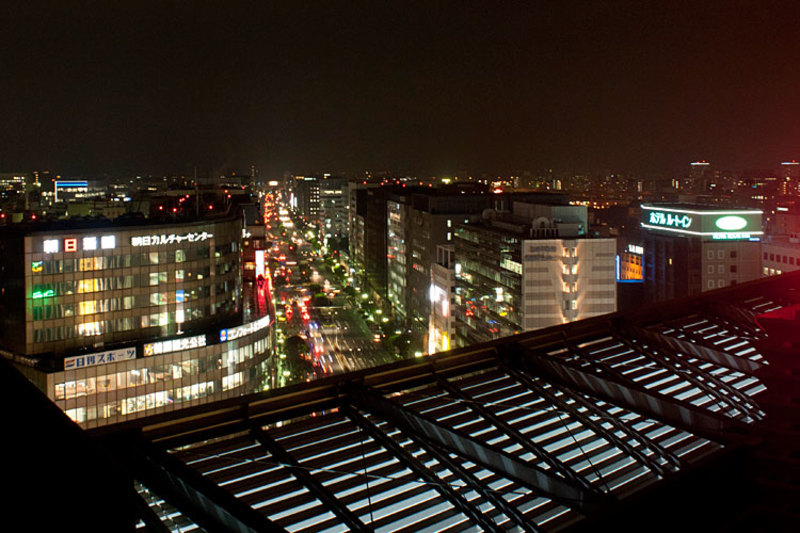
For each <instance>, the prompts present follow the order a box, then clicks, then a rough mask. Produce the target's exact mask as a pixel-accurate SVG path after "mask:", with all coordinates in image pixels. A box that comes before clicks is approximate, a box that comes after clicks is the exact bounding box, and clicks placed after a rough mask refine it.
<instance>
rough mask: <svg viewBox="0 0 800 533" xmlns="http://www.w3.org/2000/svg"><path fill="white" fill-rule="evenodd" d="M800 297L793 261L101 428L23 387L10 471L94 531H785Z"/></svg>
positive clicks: (41, 501)
mask: <svg viewBox="0 0 800 533" xmlns="http://www.w3.org/2000/svg"><path fill="white" fill-rule="evenodd" d="M798 303H800V274H790V275H784V276H781V277H777V278H773V279H769V280H764V281H759V282H755V283H752V284H746V285H740V286H737V287H733V288H730V289H723V290H720V291H715V292H711V293H706V294H704V295H703V296H702V297H700V298H696V299H692V300H684V301H676V302H670V303H669V304H666V305H662V306H660V307H658V308H651V309H647V310H645V311H643V312H640V313H637V314H630V315H619V314H617V315H609V316H606V317H599V318H596V319H591V320H586V321H582V322H577V323H573V324H567V325H564V326H560V327H555V328H550V329H547V330H542V331H537V332H532V333H529V334H523V335H517V336H514V337H509V338H505V339H501V340H499V341H495V342H492V343H487V344H482V345H478V346H474V347H470V348H467V349H462V350H457V351H453V352H448V353H445V354H440V355H437V356H435V357H431V358H425V359H419V360H415V361H404V362H400V363H396V364H392V365H387V366H383V367H378V368H374V369H369V370H362V371H359V372H355V373H350V374H343V375H338V376H333V377H330V378H327V379H323V380H319V381H315V382H311V383H305V384H302V385H297V386H293V387H289V388H287V389H282V390H279V391H275V392H272V393H265V394H258V395H252V396H247V397H242V398H236V399H231V400H226V401H222V402H217V403H214V404H209V405H205V406H199V407H196V408H190V409H187V410H182V411H178V412H174V413H170V414H168V415H158V416H154V417H150V418H143V419H139V420H136V421H132V422H128V423H125V424H121V425H118V426H113V427H108V428H99V429H97V430H93V431H92V432H90V433H87V432H83V431H80V430H79V429H78V428H77V427H76V426H74V425H73V424H71V423H69V422H68V421H67V420H65V417H64V416H63V415H62V414H61V413H60V412H59V411H58V410H57V409H55V408H54V407H53V408H50V407H49V406H48V405H47V402H46V400H45V401H44V402H42V401H41V397H40V395H38V396H37V395H36V394H33V393H26V396H25V397H26V398H28V397H29V398H30V405H29V406H30V410H31V412H35V413H36V416H37V417H38V418H37V419H36V420H37V422H36V423H35V424H34V426H35V427H34V431H26V429H29V427H30V424H31V423H30V420H31V419H30V416H24V415H22V414H20V415H18V416H19V417H20V419H17V418H16V415H15V416H14V417H12V420H11V422H10V425H9V426H7V428H9V429H10V430H11V431H10V434H11V435H20V439H19V441H17V440H16V439H15V442H14V446H15V449H14V450H13V451H12V453H14V454H16V456H17V457H19V459H20V461H21V464H23V466H24V467H26V468H27V469H28V473H27V475H26V477H25V478H24V479H19V480H17V479H16V478H11V479H7V480H6V483H8V484H10V485H13V484H14V483H18V482H19V483H21V484H23V485H24V487H25V488H27V489H28V490H31V491H33V495H34V496H33V498H34V500H32V501H33V502H34V503H35V505H33V507H34V508H36V509H42V510H44V509H62V508H63V509H66V510H69V512H65V513H64V514H63V515H62V516H63V518H59V523H64V522H63V521H65V520H66V521H68V520H70V519H71V520H76V523H80V529H82V530H87V529H91V525H92V524H94V523H97V525H98V529H104V530H109V531H110V530H113V531H118V530H124V529H126V528H128V529H134V528H139V529H142V530H144V529H153V530H162V531H163V530H167V529H171V530H180V531H194V530H198V531H200V530H206V531H272V530H275V531H350V530H361V531H373V530H374V531H423V530H424V531H484V530H489V531H499V530H512V531H541V530H545V531H549V530H559V529H568V528H569V529H574V530H587V531H588V530H596V529H597V528H602V529H603V530H605V529H612V528H613V529H614V530H620V529H622V530H634V529H635V530H650V531H652V530H662V529H667V528H676V527H682V528H687V527H688V528H691V529H692V530H698V529H702V530H738V529H745V530H759V529H761V530H776V529H781V528H785V529H787V530H788V529H790V527H791V526H792V525H794V524H796V523H797V522H796V520H797V518H798V516H797V513H798V510H797V508H796V501H797V496H798V485H797V481H798V478H799V477H798V476H797V472H798V450H800V447H799V446H798V442H799V441H800V439H798V434H799V433H800V428H798V424H797V420H798V419H800V417H797V409H798V405H797V403H795V402H796V400H795V398H796V397H797V396H798V391H797V387H796V385H797V380H798V376H799V375H800V372H797V369H798V368H799V367H800V364H798V362H797V361H798V359H800V355H798V354H799V353H800V346H798V340H797V339H800V335H797V336H795V335H793V331H797V330H793V329H792V328H791V327H787V324H791V322H792V320H797V315H793V314H792V311H791V310H793V309H794V308H793V307H792V306H793V305H796V304H798ZM776 310H784V311H783V314H782V315H781V313H777V314H776V313H773V315H772V319H773V320H771V319H769V318H767V319H765V318H763V317H762V318H761V319H760V320H759V324H761V326H763V327H767V328H768V329H769V330H770V331H772V332H773V333H770V334H768V333H766V332H765V331H764V330H763V329H762V327H760V326H759V325H758V324H757V323H756V317H757V316H759V315H764V314H765V313H770V312H774V311H776ZM786 310H789V311H786ZM776 321H777V322H776ZM775 324H777V326H775ZM773 326H775V327H773ZM793 342H794V344H792V343H793ZM794 356H797V357H794ZM792 368H794V369H795V370H794V372H792V370H791V369H792ZM4 374H7V373H4ZM23 385H24V384H20V383H16V384H15V386H16V387H17V389H18V390H19V388H20V387H22V386H23ZM6 405H9V403H6ZM15 405H21V404H20V401H19V400H16V401H15ZM51 405H52V404H51ZM54 409H55V410H54ZM26 420H27V422H26ZM26 424H27V426H26ZM39 439H41V441H40V440H39ZM17 486H19V485H17ZM19 500H20V501H19V502H17V501H16V500H13V501H12V503H13V504H19V505H18V506H14V505H12V506H10V507H8V508H9V509H10V510H11V512H12V514H13V513H14V512H15V510H16V511H17V512H18V513H20V514H21V513H23V509H24V512H25V513H26V520H27V521H31V520H32V518H31V516H34V517H35V518H34V519H33V520H39V521H43V520H47V519H48V515H46V514H39V515H36V514H35V513H34V514H33V515H30V514H27V513H29V512H30V511H29V507H30V503H31V501H28V500H27V497H23V496H20V498H19ZM7 519H9V520H10V519H11V517H10V516H8V515H7ZM67 523H68V522H67ZM34 529H35V528H34Z"/></svg>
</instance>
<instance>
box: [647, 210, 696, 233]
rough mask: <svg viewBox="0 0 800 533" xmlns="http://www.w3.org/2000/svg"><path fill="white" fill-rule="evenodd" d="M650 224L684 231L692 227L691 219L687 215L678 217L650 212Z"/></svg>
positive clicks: (659, 212)
mask: <svg viewBox="0 0 800 533" xmlns="http://www.w3.org/2000/svg"><path fill="white" fill-rule="evenodd" d="M650 224H655V225H657V226H669V227H673V228H684V229H685V228H688V227H689V226H691V225H692V217H690V216H689V215H681V216H678V215H675V214H672V213H663V212H661V211H652V212H651V213H650Z"/></svg>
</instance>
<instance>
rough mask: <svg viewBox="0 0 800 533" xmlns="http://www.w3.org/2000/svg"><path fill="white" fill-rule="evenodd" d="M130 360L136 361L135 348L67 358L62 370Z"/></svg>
mask: <svg viewBox="0 0 800 533" xmlns="http://www.w3.org/2000/svg"><path fill="white" fill-rule="evenodd" d="M130 359H136V347H133V348H122V349H120V350H109V351H107V352H98V353H90V354H86V355H76V356H74V357H67V358H66V359H64V370H72V369H74V368H83V367H87V366H96V365H105V364H108V363H116V362H117V361H128V360H130Z"/></svg>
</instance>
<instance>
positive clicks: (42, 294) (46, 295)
mask: <svg viewBox="0 0 800 533" xmlns="http://www.w3.org/2000/svg"><path fill="white" fill-rule="evenodd" d="M55 295H56V291H54V290H53V289H47V290H46V291H34V292H33V299H34V300H37V299H39V298H50V297H52V296H55Z"/></svg>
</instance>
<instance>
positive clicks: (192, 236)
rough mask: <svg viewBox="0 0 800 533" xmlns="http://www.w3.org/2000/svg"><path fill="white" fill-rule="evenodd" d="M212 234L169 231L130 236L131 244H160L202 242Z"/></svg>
mask: <svg viewBox="0 0 800 533" xmlns="http://www.w3.org/2000/svg"><path fill="white" fill-rule="evenodd" d="M213 236H214V234H213V233H208V232H207V231H203V232H201V233H187V234H185V235H176V234H174V233H170V234H168V235H165V234H161V235H143V236H140V237H131V246H158V245H160V244H175V243H182V242H184V241H187V242H202V241H205V240H208V239H210V238H212V237H213Z"/></svg>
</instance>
